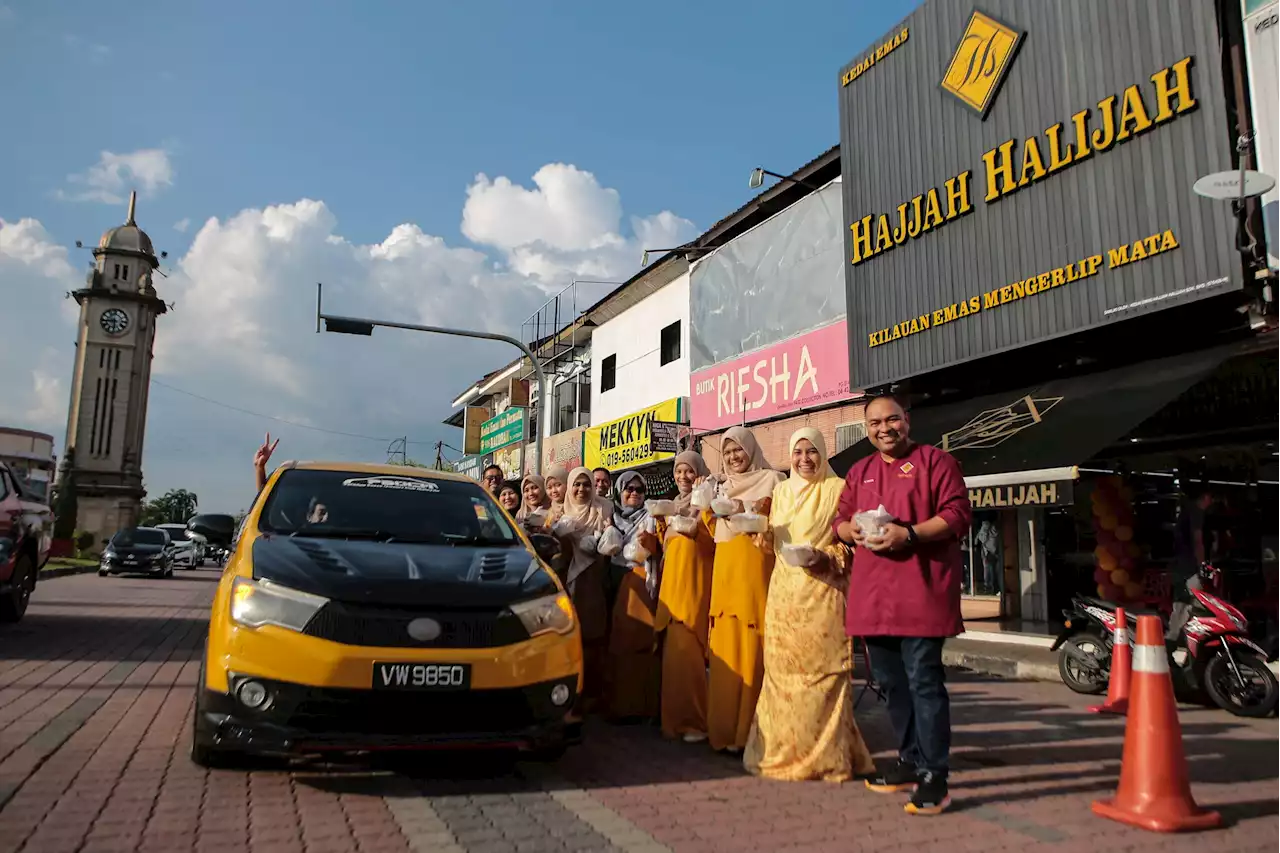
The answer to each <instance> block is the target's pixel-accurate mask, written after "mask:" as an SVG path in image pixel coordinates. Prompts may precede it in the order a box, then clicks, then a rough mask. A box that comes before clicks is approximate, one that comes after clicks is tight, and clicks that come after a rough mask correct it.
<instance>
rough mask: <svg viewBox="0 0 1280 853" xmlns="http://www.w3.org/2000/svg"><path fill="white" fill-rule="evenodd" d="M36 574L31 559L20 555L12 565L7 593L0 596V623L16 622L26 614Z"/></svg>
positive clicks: (25, 555)
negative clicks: (11, 574) (11, 575)
mask: <svg viewBox="0 0 1280 853" xmlns="http://www.w3.org/2000/svg"><path fill="white" fill-rule="evenodd" d="M35 585H36V572H35V565H34V564H33V563H32V562H31V557H30V556H29V555H27V554H20V555H19V556H18V559H17V560H16V561H15V562H14V564H13V577H12V578H11V579H10V582H9V591H8V592H7V593H6V594H4V595H2V596H0V622H17V621H18V620H20V619H21V618H22V616H23V614H25V613H26V612H27V604H29V603H30V601H31V592H32V590H34V589H35Z"/></svg>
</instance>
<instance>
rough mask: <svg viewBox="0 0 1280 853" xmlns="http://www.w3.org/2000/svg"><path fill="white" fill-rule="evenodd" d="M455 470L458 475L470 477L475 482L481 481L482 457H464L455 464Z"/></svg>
mask: <svg viewBox="0 0 1280 853" xmlns="http://www.w3.org/2000/svg"><path fill="white" fill-rule="evenodd" d="M453 470H454V473H456V474H462V475H463V476H466V477H470V478H471V479H473V480H479V479H480V457H479V456H464V457H462V458H461V459H459V460H458V461H457V462H454V463H453Z"/></svg>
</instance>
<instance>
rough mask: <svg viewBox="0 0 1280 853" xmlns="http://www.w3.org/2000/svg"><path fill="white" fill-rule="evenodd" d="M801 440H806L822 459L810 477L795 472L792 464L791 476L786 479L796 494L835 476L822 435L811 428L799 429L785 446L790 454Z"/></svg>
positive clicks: (825, 441)
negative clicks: (789, 450) (789, 449)
mask: <svg viewBox="0 0 1280 853" xmlns="http://www.w3.org/2000/svg"><path fill="white" fill-rule="evenodd" d="M801 439H808V440H809V443H810V444H812V445H813V446H814V447H816V448H817V449H818V455H819V456H820V457H822V461H821V462H819V463H818V470H817V471H814V472H813V474H812V475H811V476H810V477H805V476H804V475H803V474H801V473H800V472H799V471H797V470H796V466H795V464H794V462H792V464H791V476H790V477H788V478H787V479H788V481H789V484H790V486H791V490H792V491H794V492H795V493H796V494H800V493H801V492H803V491H804V490H805V489H807V488H809V486H810V485H812V484H813V483H820V482H822V481H823V480H825V479H827V478H828V477H834V476H835V475H836V472H835V471H832V470H831V463H830V462H828V461H827V440H826V439H825V438H823V437H822V433H820V432H818V430H816V429H814V428H813V427H800V429H798V430H796V431H795V432H793V433H791V441H790V442H788V443H787V446H788V447H790V448H791V452H792V454H794V453H795V452H796V445H797V444H799V443H800V441H801ZM788 461H791V460H788Z"/></svg>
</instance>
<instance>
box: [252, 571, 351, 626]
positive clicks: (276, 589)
mask: <svg viewBox="0 0 1280 853" xmlns="http://www.w3.org/2000/svg"><path fill="white" fill-rule="evenodd" d="M328 602H329V599H327V598H324V597H323V596H319V595H312V594H311V593H309V592H300V591H298V590H296V589H290V588H289V587H287V586H281V585H280V584H276V583H272V582H271V581H266V580H261V581H255V580H250V579H249V578H236V579H235V581H233V582H232V584H231V618H232V619H234V620H235V621H236V622H239V623H240V624H241V625H244V626H245V627H246V628H261V627H262V626H263V625H275V626H277V627H279V628H287V629H288V630H290V631H301V630H302V629H303V628H305V627H306V626H307V622H309V621H310V620H311V617H312V616H314V615H315V614H316V611H317V610H319V609H320V608H321V607H324V606H325V604H327V603H328Z"/></svg>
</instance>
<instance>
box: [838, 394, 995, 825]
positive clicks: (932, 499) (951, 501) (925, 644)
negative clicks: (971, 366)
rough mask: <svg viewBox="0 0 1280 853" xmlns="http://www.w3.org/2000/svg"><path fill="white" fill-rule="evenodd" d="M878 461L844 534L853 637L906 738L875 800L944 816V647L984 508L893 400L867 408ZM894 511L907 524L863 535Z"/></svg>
mask: <svg viewBox="0 0 1280 853" xmlns="http://www.w3.org/2000/svg"><path fill="white" fill-rule="evenodd" d="M866 417H867V437H868V438H869V439H870V440H871V444H872V445H873V446H874V447H875V448H876V451H877V452H876V453H873V454H872V455H871V456H869V457H867V458H866V459H863V460H861V461H859V462H857V463H856V464H854V466H853V468H851V469H850V470H849V474H848V476H847V477H846V478H845V488H844V494H843V495H842V496H841V498H840V508H839V511H838V512H837V514H836V519H835V522H834V523H833V527H834V529H835V532H836V535H837V536H838V537H840V539H841V540H843V541H844V542H847V543H849V544H850V545H853V546H854V554H853V567H852V569H851V572H852V574H851V576H850V580H849V607H848V611H847V617H846V625H845V627H846V630H847V631H848V633H849V636H851V637H863V638H865V639H866V642H867V647H868V649H869V650H870V657H871V660H870V664H871V672H872V675H874V676H875V679H876V680H877V681H878V682H880V684H881V686H882V687H883V688H884V690H885V693H886V697H887V700H888V704H889V717H890V719H891V721H892V723H893V729H894V733H895V734H896V735H897V737H898V761H897V764H895V765H894V766H893V767H892V768H890V769H888V770H887V771H886V772H884V773H880V774H877V775H876V776H875V777H873V778H871V779H868V780H867V787H868V788H870V789H871V790H873V791H881V792H899V791H911V792H912V796H911V801H910V802H909V803H907V805H906V810H907V811H908V812H909V813H911V814H940V813H941V812H943V811H944V810H945V809H946V808H947V806H948V805H949V804H950V802H951V800H950V798H949V797H948V795H947V774H948V758H949V755H950V752H951V704H950V699H949V697H948V696H947V687H946V671H945V669H944V668H943V666H942V644H943V642H944V641H945V640H946V638H947V637H954V636H955V635H957V634H959V633H961V632H962V631H963V630H964V625H963V623H962V622H961V619H960V582H961V573H962V569H961V565H962V564H961V557H960V539H961V538H962V537H963V536H965V535H966V534H967V533H968V531H969V524H970V522H971V520H972V517H973V509H972V507H970V505H969V492H968V490H967V489H966V488H965V485H964V476H963V475H962V474H961V472H960V465H959V463H957V462H956V460H955V459H954V458H953V457H952V456H951V455H950V454H949V453H946V452H944V451H942V450H939V449H937V448H936V447H930V446H929V445H922V444H916V443H914V442H913V441H911V422H910V419H909V418H908V417H907V413H906V412H905V411H904V409H903V407H902V405H901V404H900V403H899V402H898V401H897V400H896V399H894V398H893V397H890V396H881V397H876V398H875V399H873V400H872V401H871V402H870V403H868V404H867V410H866ZM880 506H884V508H885V510H887V511H888V512H889V513H890V514H891V515H892V516H893V518H894V519H895V521H894V522H893V523H891V524H889V525H887V526H886V527H885V528H884V529H883V530H882V531H881V533H880V534H879V535H876V536H863V534H862V532H861V531H860V530H859V528H858V525H857V524H856V523H855V522H854V521H853V516H854V515H855V514H856V513H859V512H873V511H875V510H876V509H877V508H879V507H880Z"/></svg>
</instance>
